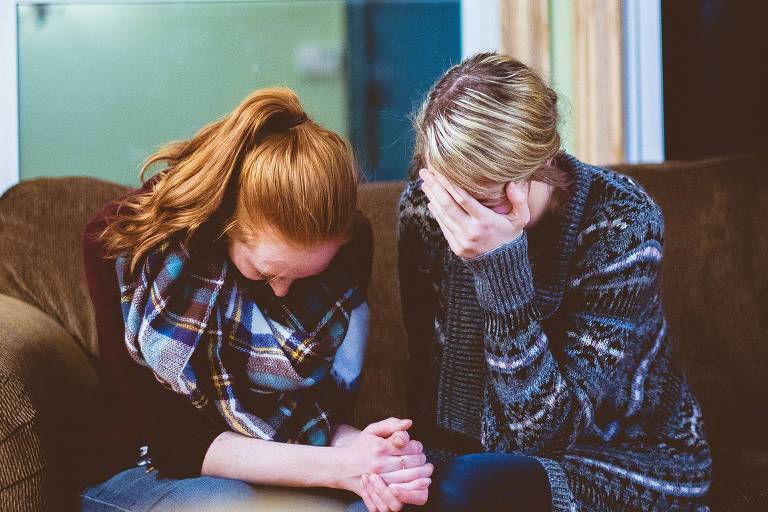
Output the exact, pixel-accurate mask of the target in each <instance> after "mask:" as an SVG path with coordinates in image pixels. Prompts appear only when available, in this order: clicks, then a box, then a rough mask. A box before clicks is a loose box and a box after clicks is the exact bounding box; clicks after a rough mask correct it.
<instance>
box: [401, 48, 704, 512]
mask: <svg viewBox="0 0 768 512" xmlns="http://www.w3.org/2000/svg"><path fill="white" fill-rule="evenodd" d="M556 101H557V97H556V95H555V93H554V92H553V91H552V90H551V89H549V88H548V87H547V86H546V85H545V84H544V83H543V81H542V80H541V78H540V77H539V76H537V75H536V74H535V73H534V72H533V71H531V70H530V69H529V68H527V67H526V66H525V65H523V64H521V63H520V62H518V61H515V60H514V59H512V58H510V57H508V56H505V55H499V54H492V53H487V54H479V55H476V56H474V57H472V58H470V59H468V60H466V61H465V62H463V63H461V64H459V65H457V66H454V67H453V68H451V69H450V70H449V71H448V72H447V73H446V74H445V75H444V76H443V77H442V78H441V79H440V80H439V81H438V82H437V83H436V84H435V86H434V87H433V88H432V90H431V91H430V92H429V95H428V97H427V99H426V101H425V102H424V104H423V106H422V107H421V110H420V111H419V113H418V116H417V119H416V134H417V140H416V150H415V155H414V167H413V170H414V172H413V176H412V181H410V182H409V183H408V185H407V187H406V189H405V191H404V193H403V195H402V198H401V202H400V214H399V215H400V227H399V230H400V231H399V233H400V235H399V236H400V238H399V248H400V249H399V251H400V285H401V293H402V303H403V313H404V317H405V323H406V327H407V330H408V335H409V343H410V348H411V356H412V365H413V368H412V372H411V385H410V388H409V389H410V390H411V402H410V407H411V411H410V413H411V415H412V417H413V418H414V421H415V426H414V432H415V433H416V435H417V436H418V437H419V439H422V440H423V441H424V443H425V446H426V448H425V452H426V453H427V454H428V456H429V458H430V459H431V460H433V461H435V462H436V466H437V467H436V470H435V477H434V478H435V484H434V485H433V490H432V491H431V494H430V504H432V505H433V506H434V508H436V509H439V510H472V511H481V510H532V511H533V510H600V511H617V510H629V511H647V510H706V507H705V505H704V498H705V495H706V493H707V490H708V488H709V482H710V468H711V457H710V451H709V447H708V444H707V441H706V439H705V436H704V430H703V425H702V418H701V414H700V409H699V405H698V403H697V401H696V399H695V398H694V396H693V395H692V394H691V391H690V390H689V388H688V386H687V384H686V381H685V380H684V378H683V376H682V375H681V373H680V372H679V371H678V370H677V369H676V367H675V365H674V364H673V362H672V356H671V349H670V344H669V341H668V338H667V323H666V320H665V317H664V311H663V307H662V297H661V288H660V277H661V264H662V245H663V236H664V223H663V218H662V213H661V211H660V210H659V207H658V206H657V205H656V204H655V203H654V202H653V200H652V199H651V198H650V197H649V196H648V195H647V194H646V192H645V191H644V190H643V189H642V188H641V187H640V186H639V185H638V184H637V183H635V182H634V181H633V180H631V179H630V178H627V177H625V176H622V175H620V174H617V173H615V172H612V171H610V170H607V169H602V168H599V167H594V166H591V165H588V164H585V163H583V162H580V161H579V160H577V159H576V158H574V157H573V156H571V155H568V154H566V153H565V152H563V151H562V150H561V148H560V138H559V136H558V132H557V109H556ZM424 368H428V369H429V371H424Z"/></svg>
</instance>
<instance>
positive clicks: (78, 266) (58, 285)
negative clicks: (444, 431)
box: [0, 156, 768, 446]
mask: <svg viewBox="0 0 768 512" xmlns="http://www.w3.org/2000/svg"><path fill="white" fill-rule="evenodd" d="M765 162H766V159H765V157H764V156H763V157H760V156H751V157H742V158H727V159H718V160H709V161H703V162H689V163H682V162H672V163H666V164H661V165H624V166H616V167H615V168H616V169H617V170H619V171H621V172H624V173H626V174H630V175H632V176H635V177H636V178H637V179H638V181H640V182H641V183H642V184H643V185H644V186H645V187H646V189H647V190H648V191H649V192H650V194H651V195H652V196H653V197H654V198H655V199H656V201H657V202H658V203H659V204H660V205H661V207H662V209H663V211H664V215H665V219H666V243H665V261H664V275H663V286H664V300H665V304H666V311H667V314H668V317H669V321H670V333H671V335H672V338H673V341H674V343H675V346H676V349H677V352H678V353H679V356H680V357H679V360H680V361H681V363H682V366H683V367H684V369H685V370H686V372H687V374H688V375H689V378H690V381H691V384H692V386H693V388H694V390H695V392H696V393H697V395H698V396H699V398H700V400H701V402H702V406H703V409H704V414H705V417H706V419H707V422H708V424H709V428H710V433H711V434H712V436H713V441H714V442H715V443H716V444H721V445H726V444H727V445H739V446H764V445H765V444H766V440H765V437H764V436H763V435H762V432H761V431H760V430H759V429H761V428H762V426H763V425H765V424H766V420H768V410H766V408H765V404H766V403H768V272H766V271H765V269H766V268H767V267H768V225H766V224H765V222H766V220H768V169H766V168H765ZM402 187H403V184H402V183H401V182H390V183H370V184H366V185H364V186H363V187H362V190H361V194H360V207H361V208H362V210H363V211H364V212H365V214H366V215H367V216H368V218H369V219H370V220H371V224H372V227H373V233H374V241H375V242H374V243H375V250H374V268H373V275H372V278H371V284H370V288H369V301H370V305H371V311H372V319H371V328H370V332H371V336H370V342H369V349H368V354H367V358H366V369H365V374H364V378H363V388H362V390H361V400H360V401H359V405H358V407H357V410H356V413H355V423H356V424H358V425H364V424H366V423H368V422H370V421H372V420H376V419H381V418H382V417H384V416H388V415H400V416H402V415H405V413H406V408H405V396H406V395H405V394H406V380H405V370H406V367H407V360H408V359H407V358H408V356H407V340H406V335H405V330H404V328H403V325H402V322H401V320H400V318H401V316H400V301H399V286H398V277H397V250H396V232H395V229H396V218H397V200H398V197H399V194H400V192H401V190H402ZM125 190H126V188H125V187H123V186H120V185H116V184H113V183H107V182H103V181H98V180H93V179H89V178H63V179H62V178H51V179H38V180H32V181H28V182H24V183H21V184H20V185H17V186H16V187H14V188H12V189H11V190H9V191H8V192H7V193H6V194H5V195H4V196H3V197H2V198H0V293H4V294H7V295H11V296H13V297H17V298H19V299H21V300H24V301H26V302H28V303H30V304H33V305H35V306H36V307H38V308H39V309H41V310H43V311H45V312H46V313H48V314H49V315H50V316H52V317H53V318H54V319H56V320H57V321H58V322H59V323H60V324H61V325H63V326H64V327H65V329H66V330H67V331H69V332H70V333H71V334H72V335H73V336H74V337H75V339H77V340H78V341H79V342H80V343H81V344H82V346H83V347H84V349H86V350H87V351H88V352H90V353H91V354H95V353H96V336H95V323H94V320H93V313H92V310H91V307H90V301H89V299H88V293H87V289H86V286H85V280H84V276H83V270H82V263H81V256H80V241H79V237H80V231H81V230H82V227H83V226H84V225H85V223H86V222H87V220H89V219H90V218H91V217H92V216H93V215H94V214H95V212H96V211H97V210H98V209H99V208H100V207H101V206H102V205H103V204H105V203H106V202H108V201H109V200H111V199H113V198H115V197H117V196H119V195H121V194H123V193H124V192H125Z"/></svg>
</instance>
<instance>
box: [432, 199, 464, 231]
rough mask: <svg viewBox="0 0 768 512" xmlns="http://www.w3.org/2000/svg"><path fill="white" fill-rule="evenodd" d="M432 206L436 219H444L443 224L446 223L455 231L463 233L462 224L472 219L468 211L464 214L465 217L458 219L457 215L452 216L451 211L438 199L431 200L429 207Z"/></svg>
mask: <svg viewBox="0 0 768 512" xmlns="http://www.w3.org/2000/svg"><path fill="white" fill-rule="evenodd" d="M430 206H431V209H430V211H431V212H432V215H433V216H434V217H435V219H439V220H440V221H442V222H443V225H445V226H446V227H447V228H448V229H450V230H451V232H453V233H462V232H463V231H464V230H463V228H462V226H463V225H464V224H466V223H467V221H469V220H470V218H469V216H467V214H466V213H464V214H463V215H464V217H463V218H461V219H456V218H455V216H452V215H451V214H450V213H448V212H447V211H446V209H445V208H444V207H443V206H442V205H441V204H440V203H439V202H438V201H433V200H430V202H429V203H428V204H427V208H429V207H430Z"/></svg>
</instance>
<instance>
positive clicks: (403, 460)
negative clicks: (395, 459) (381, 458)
mask: <svg viewBox="0 0 768 512" xmlns="http://www.w3.org/2000/svg"><path fill="white" fill-rule="evenodd" d="M400 469H405V457H403V456H402V455H401V456H400Z"/></svg>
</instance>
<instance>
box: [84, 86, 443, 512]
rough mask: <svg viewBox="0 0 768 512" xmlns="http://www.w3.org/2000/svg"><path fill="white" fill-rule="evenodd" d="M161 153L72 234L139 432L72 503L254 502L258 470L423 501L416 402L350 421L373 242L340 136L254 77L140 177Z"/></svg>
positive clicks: (371, 500)
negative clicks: (253, 83) (411, 408)
mask: <svg viewBox="0 0 768 512" xmlns="http://www.w3.org/2000/svg"><path fill="white" fill-rule="evenodd" d="M155 163H161V164H163V165H164V168H163V169H162V170H161V171H160V172H159V173H158V174H156V175H155V176H154V177H152V178H151V179H149V180H148V181H147V182H145V183H144V185H143V186H142V187H141V188H140V189H138V190H136V191H133V192H131V193H129V194H128V195H127V196H125V197H123V198H121V199H120V200H117V201H115V202H113V203H111V204H109V205H107V206H106V207H105V208H104V209H103V210H102V211H101V212H100V213H99V214H98V215H97V216H96V218H95V219H94V220H93V221H91V222H90V223H89V224H88V226H87V227H86V230H85V233H84V237H83V253H84V254H83V255H84V261H85V267H86V274H87V277H88V283H89V288H90V293H91V297H92V300H93V305H94V309H95V313H96V320H97V327H98V338H99V348H100V359H101V361H102V363H103V367H104V370H105V372H104V373H105V380H107V382H108V383H111V385H113V386H116V387H117V391H119V395H120V397H121V399H122V400H123V401H122V402H119V403H120V404H122V406H119V407H118V409H120V408H121V407H122V409H123V410H122V411H121V413H122V416H124V417H125V419H124V421H128V422H129V424H128V425H127V426H126V429H125V430H126V431H127V432H129V433H130V434H131V435H132V436H133V442H134V445H135V447H136V448H137V449H138V448H139V447H141V450H140V454H139V455H136V454H134V455H126V456H125V457H123V458H122V459H121V460H115V461H111V466H110V468H108V470H109V473H108V474H105V475H103V477H104V478H106V477H109V478H107V479H106V480H105V481H103V482H101V483H97V484H94V485H92V486H90V487H88V488H86V489H85V490H84V491H83V493H82V500H81V503H82V510H88V511H91V510H130V511H132V512H138V511H149V510H152V511H158V510H213V509H216V510H221V509H225V508H228V507H230V506H234V505H237V506H242V507H244V508H245V507H247V508H248V510H257V509H258V503H259V496H260V492H261V490H260V489H259V488H258V487H255V486H254V485H252V484H269V485H276V486H290V487H326V488H333V489H343V490H346V491H352V492H354V493H357V494H358V495H360V496H361V497H363V499H364V500H365V502H366V504H367V505H368V506H369V508H371V509H376V508H377V507H378V508H382V507H383V505H382V506H381V507H379V505H381V503H382V502H381V500H382V499H384V500H387V503H388V504H389V506H390V508H398V507H400V506H402V504H403V503H413V504H420V503H423V502H424V501H426V498H427V488H428V485H429V483H430V480H429V476H430V474H431V470H432V468H431V465H429V464H426V463H425V457H424V455H423V453H422V446H421V444H420V443H418V442H417V441H413V440H410V438H409V437H408V434H407V432H406V431H407V430H408V428H409V427H410V424H411V422H410V420H399V419H396V418H390V419H388V420H384V421H381V422H378V423H375V424H372V425H370V426H368V427H367V428H366V429H364V430H363V431H359V430H357V429H355V428H353V427H351V426H349V425H348V424H346V423H345V422H346V421H348V418H349V415H350V409H351V406H352V403H353V399H354V395H355V391H356V389H357V383H358V380H359V377H360V372H361V369H362V363H363V355H364V349H365V343H366V337H367V321H368V308H367V305H366V299H365V294H366V288H367V285H368V279H369V274H370V270H371V257H372V240H371V231H370V227H369V225H368V223H367V221H365V220H364V219H362V218H361V216H360V215H359V213H358V212H357V211H356V198H357V187H358V180H359V178H358V173H357V170H356V167H355V164H354V160H353V156H352V153H351V150H350V148H349V147H348V145H347V144H346V143H345V142H344V141H342V140H341V139H340V138H339V137H338V136H337V135H336V134H335V133H333V132H331V131H329V130H327V129H325V128H323V127H321V126H320V125H318V124H317V123H315V122H313V121H312V120H311V119H309V118H308V117H307V115H306V113H305V112H304V110H303V108H302V106H301V104H300V103H299V100H298V98H297V97H296V96H295V94H293V92H292V91H290V90H288V89H280V88H276V89H263V90H258V91H255V92H253V93H252V94H251V95H249V96H248V97H247V98H246V99H245V100H244V101H243V102H242V103H241V104H240V105H239V106H238V107H237V108H236V109H235V110H234V111H233V112H231V113H230V114H228V115H227V116H225V117H224V118H222V119H221V120H219V121H216V122H214V123H211V124H209V125H207V126H205V127H204V128H202V129H201V130H200V131H199V132H198V133H197V134H196V135H195V136H194V137H192V138H191V139H189V140H184V141H178V142H173V143H171V144H168V145H166V146H164V147H163V148H161V149H160V150H159V151H158V152H156V153H155V154H153V155H152V156H150V157H149V158H148V159H147V161H146V163H145V164H144V166H143V168H142V177H143V174H144V172H145V171H147V169H149V167H150V166H151V165H153V164H155ZM115 473H116V474H115ZM374 489H378V491H377V492H375V497H371V494H372V493H373V490H374ZM369 490H370V492H369Z"/></svg>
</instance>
